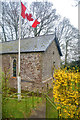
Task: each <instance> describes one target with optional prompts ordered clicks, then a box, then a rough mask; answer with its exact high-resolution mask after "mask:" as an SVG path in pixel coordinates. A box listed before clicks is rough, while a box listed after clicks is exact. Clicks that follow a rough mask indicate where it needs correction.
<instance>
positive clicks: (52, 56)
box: [2, 41, 60, 91]
mask: <svg viewBox="0 0 80 120" xmlns="http://www.w3.org/2000/svg"><path fill="white" fill-rule="evenodd" d="M14 59H15V60H16V62H17V73H18V55H17V54H4V55H2V67H3V71H4V72H5V71H6V72H8V74H9V75H10V80H9V83H10V86H11V87H14V88H16V89H17V78H13V60H14ZM53 65H55V67H56V68H57V66H60V56H59V53H58V50H57V47H56V44H55V42H54V41H53V42H52V44H51V45H50V46H49V48H48V49H47V50H46V52H34V53H21V80H22V81H21V87H22V89H24V90H27V89H28V90H30V91H36V90H37V89H39V90H40V91H41V90H42V87H43V88H44V90H46V87H47V84H49V88H51V87H52V73H53Z"/></svg>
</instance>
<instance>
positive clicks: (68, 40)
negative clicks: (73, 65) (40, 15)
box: [56, 18, 78, 64]
mask: <svg viewBox="0 0 80 120" xmlns="http://www.w3.org/2000/svg"><path fill="white" fill-rule="evenodd" d="M56 34H57V37H58V40H59V43H60V46H61V48H62V53H63V60H64V63H65V64H67V62H70V61H71V60H74V59H75V58H76V57H77V52H78V50H77V46H78V44H77V42H78V30H77V29H76V28H75V27H73V26H72V25H71V24H70V21H69V20H68V19H67V18H63V20H62V21H60V23H59V24H58V26H57V33H56Z"/></svg>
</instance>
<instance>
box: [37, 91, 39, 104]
mask: <svg viewBox="0 0 80 120" xmlns="http://www.w3.org/2000/svg"><path fill="white" fill-rule="evenodd" d="M38 97H39V91H38V89H37V103H38V102H39V101H38Z"/></svg>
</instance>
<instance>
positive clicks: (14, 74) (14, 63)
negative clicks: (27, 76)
mask: <svg viewBox="0 0 80 120" xmlns="http://www.w3.org/2000/svg"><path fill="white" fill-rule="evenodd" d="M13 77H16V60H15V59H14V60H13Z"/></svg>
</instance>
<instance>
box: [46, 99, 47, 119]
mask: <svg viewBox="0 0 80 120" xmlns="http://www.w3.org/2000/svg"><path fill="white" fill-rule="evenodd" d="M46 118H47V97H46Z"/></svg>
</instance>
